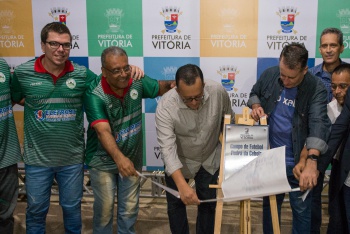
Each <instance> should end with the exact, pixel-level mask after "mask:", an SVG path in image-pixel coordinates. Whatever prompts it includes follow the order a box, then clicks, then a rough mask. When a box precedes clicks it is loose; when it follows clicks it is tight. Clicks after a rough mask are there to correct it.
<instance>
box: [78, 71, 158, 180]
mask: <svg viewBox="0 0 350 234" xmlns="http://www.w3.org/2000/svg"><path fill="white" fill-rule="evenodd" d="M158 91H159V85H158V81H157V80H154V79H151V78H150V77H147V76H145V77H144V78H142V79H141V80H138V81H133V82H132V83H130V86H129V87H128V91H127V92H126V93H125V95H124V97H118V96H117V95H116V94H115V93H113V91H112V90H111V89H110V86H109V85H108V83H107V82H106V79H105V78H104V77H102V78H101V76H100V77H98V78H97V79H96V80H95V81H94V82H93V83H92V85H91V86H90V88H89V91H87V92H86V96H85V100H84V101H85V110H86V115H87V118H88V121H89V123H90V124H89V129H88V139H87V147H86V160H85V163H86V164H87V165H88V166H89V167H93V168H97V169H99V170H103V171H110V172H115V173H117V172H118V169H117V166H116V164H115V162H114V161H113V159H112V157H110V156H109V155H108V154H107V152H106V151H105V150H104V148H103V147H102V145H101V144H100V142H99V140H98V137H97V133H96V132H95V130H94V129H93V128H92V127H91V126H93V125H94V124H96V123H98V122H100V121H108V122H109V124H110V126H111V130H112V134H113V136H114V137H115V140H116V143H117V145H118V147H119V149H120V150H121V151H122V152H123V154H124V155H125V156H126V157H128V158H129V159H130V160H131V161H132V162H133V163H134V166H135V169H136V170H140V169H141V168H142V146H143V142H142V98H154V97H156V96H157V95H158Z"/></svg>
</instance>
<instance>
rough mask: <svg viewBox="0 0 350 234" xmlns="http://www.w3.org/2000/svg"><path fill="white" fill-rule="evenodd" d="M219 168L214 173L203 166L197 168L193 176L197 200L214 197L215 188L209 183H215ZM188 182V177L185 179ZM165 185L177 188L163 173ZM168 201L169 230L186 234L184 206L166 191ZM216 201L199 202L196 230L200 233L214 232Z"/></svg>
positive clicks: (187, 228) (186, 224)
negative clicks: (210, 186) (211, 187)
mask: <svg viewBox="0 0 350 234" xmlns="http://www.w3.org/2000/svg"><path fill="white" fill-rule="evenodd" d="M218 175H219V170H217V171H216V172H215V174H214V175H212V174H210V173H209V172H207V171H206V170H205V169H204V168H203V167H201V168H200V169H199V171H198V172H197V174H196V176H195V177H194V180H195V183H196V193H197V196H198V198H199V200H206V199H212V198H216V189H210V188H209V184H217V179H218ZM186 181H187V182H188V179H186ZM165 182H166V185H167V186H168V187H170V188H172V189H175V190H178V189H177V187H176V184H175V182H174V180H173V179H172V178H171V177H170V176H167V175H165ZM166 199H167V202H168V216H169V223H170V230H171V232H172V234H188V233H189V227H188V219H187V212H186V206H185V204H184V203H183V202H182V201H181V199H178V198H176V197H174V196H173V195H171V194H169V193H166ZM215 209H216V202H210V203H201V204H200V205H199V206H198V212H197V223H196V232H197V233H200V234H205V233H208V234H211V233H214V222H215Z"/></svg>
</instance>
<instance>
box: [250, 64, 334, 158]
mask: <svg viewBox="0 0 350 234" xmlns="http://www.w3.org/2000/svg"><path fill="white" fill-rule="evenodd" d="M297 88H298V94H297V97H296V101H295V111H294V115H293V120H292V124H293V130H292V142H293V155H294V161H295V163H298V162H299V158H300V152H301V150H302V149H303V147H304V145H305V143H306V147H307V149H310V148H312V149H317V150H319V151H320V152H321V153H325V152H326V150H327V148H328V146H327V143H326V141H327V139H328V136H329V133H330V128H331V122H330V120H329V118H328V116H327V105H326V104H327V90H326V89H325V87H324V85H323V84H322V82H321V81H320V79H317V78H316V77H315V76H313V75H311V74H310V73H309V72H307V73H306V74H305V76H304V79H303V81H302V82H301V83H300V84H299V85H298V87H297ZM282 90H283V83H282V81H281V80H280V70H279V67H278V66H277V67H272V68H268V69H267V70H265V71H264V72H263V73H262V75H261V76H260V79H259V80H258V81H257V82H256V84H255V85H254V86H253V88H252V90H251V92H250V96H249V100H248V106H249V107H252V104H257V103H260V104H261V106H262V108H263V109H264V111H265V113H266V114H267V115H268V116H270V115H271V113H272V111H273V110H274V109H275V107H276V104H277V103H276V102H277V100H278V98H279V96H280V94H281V92H282ZM268 121H269V119H268Z"/></svg>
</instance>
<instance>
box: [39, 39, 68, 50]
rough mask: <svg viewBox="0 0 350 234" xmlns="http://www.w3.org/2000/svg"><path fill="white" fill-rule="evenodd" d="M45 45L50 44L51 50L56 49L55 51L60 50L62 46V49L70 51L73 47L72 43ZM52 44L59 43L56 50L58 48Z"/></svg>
mask: <svg viewBox="0 0 350 234" xmlns="http://www.w3.org/2000/svg"><path fill="white" fill-rule="evenodd" d="M45 43H46V44H49V45H50V48H51V49H54V50H57V49H58V48H60V46H62V49H64V50H70V49H71V46H72V43H70V42H66V43H59V42H58V41H45ZM51 43H57V44H58V46H57V48H55V47H56V46H54V45H52V44H51ZM68 45H69V47H67V46H68ZM66 47H67V48H66Z"/></svg>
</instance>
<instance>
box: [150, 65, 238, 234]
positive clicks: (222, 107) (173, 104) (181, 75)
mask: <svg viewBox="0 0 350 234" xmlns="http://www.w3.org/2000/svg"><path fill="white" fill-rule="evenodd" d="M175 81H176V89H173V90H171V91H169V92H168V93H166V94H165V95H164V96H163V97H162V98H161V100H160V101H159V103H158V106H157V110H156V129H157V138H158V143H159V145H160V148H161V153H162V154H161V155H162V159H163V162H164V165H165V172H166V174H165V181H166V185H167V186H168V187H170V188H172V189H175V190H178V191H179V194H180V199H178V198H177V197H175V196H173V195H171V194H169V193H166V198H167V202H168V217H169V223H170V229H171V232H172V233H173V234H177V233H178V234H186V233H189V226H188V220H187V213H186V205H198V215H197V224H196V229H197V233H214V218H215V208H216V203H215V202H211V203H202V204H200V200H206V199H212V198H216V189H210V188H209V185H210V184H216V183H217V178H218V174H219V166H220V155H221V144H220V142H219V135H220V132H221V130H222V127H223V126H222V124H223V118H224V115H225V114H229V115H231V117H232V122H234V121H233V120H234V113H233V111H232V108H231V102H230V99H229V96H228V94H227V92H226V91H225V89H224V88H223V87H222V85H221V84H219V83H216V82H214V81H211V80H207V81H206V82H205V83H204V79H203V73H202V71H201V69H200V68H199V67H198V66H196V65H193V64H187V65H184V66H182V67H180V68H179V69H178V70H177V72H176V75H175ZM189 179H194V181H195V183H196V190H194V189H193V188H191V187H190V186H189V185H188V181H189Z"/></svg>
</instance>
